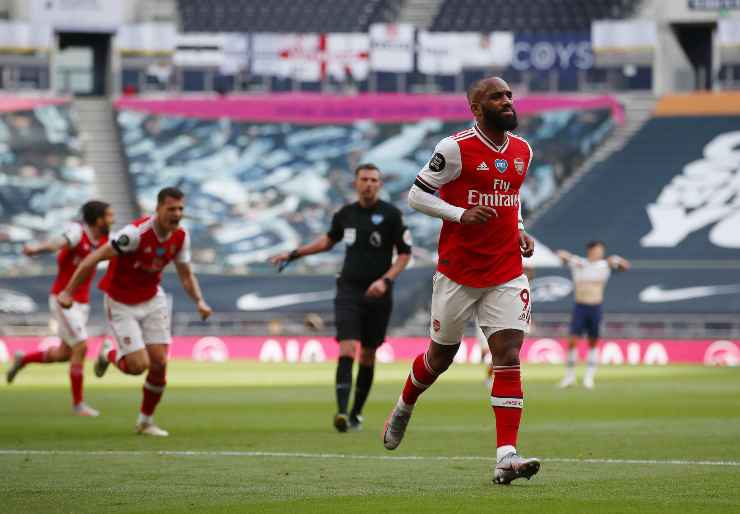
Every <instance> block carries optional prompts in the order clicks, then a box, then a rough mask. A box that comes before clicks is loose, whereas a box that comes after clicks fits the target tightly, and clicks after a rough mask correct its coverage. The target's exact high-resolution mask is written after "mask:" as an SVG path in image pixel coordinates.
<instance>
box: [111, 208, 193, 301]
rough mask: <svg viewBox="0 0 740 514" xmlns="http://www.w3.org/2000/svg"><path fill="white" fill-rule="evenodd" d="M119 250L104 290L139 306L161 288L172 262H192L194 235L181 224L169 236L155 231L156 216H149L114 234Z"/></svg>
mask: <svg viewBox="0 0 740 514" xmlns="http://www.w3.org/2000/svg"><path fill="white" fill-rule="evenodd" d="M111 245H112V246H113V248H114V249H115V250H116V252H118V255H117V256H115V257H113V258H112V259H111V261H110V264H109V265H108V271H107V272H106V274H105V276H104V277H103V280H101V281H100V286H99V287H100V289H102V290H103V291H105V292H106V293H107V294H108V296H110V297H111V298H113V299H114V300H115V301H117V302H120V303H125V304H128V305H135V304H138V303H143V302H146V301H148V300H151V299H152V298H154V296H156V294H157V291H158V290H159V284H160V282H161V281H162V271H163V270H164V268H165V267H166V266H167V265H168V264H169V263H170V262H171V261H173V260H174V261H176V262H190V237H189V236H188V233H187V231H186V230H185V229H184V228H182V227H180V228H178V229H177V230H175V231H173V232H172V233H171V234H170V235H169V237H168V238H167V239H164V240H160V239H159V238H158V237H157V234H156V233H155V231H154V217H152V216H146V217H143V218H140V219H138V220H136V221H134V222H133V223H132V224H130V225H126V226H125V227H124V228H122V229H121V230H120V231H118V232H117V233H115V234H114V235H113V236H111Z"/></svg>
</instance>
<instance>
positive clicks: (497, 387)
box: [491, 365, 524, 447]
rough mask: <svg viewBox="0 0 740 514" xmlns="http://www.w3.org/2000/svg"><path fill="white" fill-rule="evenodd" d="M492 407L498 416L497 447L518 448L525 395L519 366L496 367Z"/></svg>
mask: <svg viewBox="0 0 740 514" xmlns="http://www.w3.org/2000/svg"><path fill="white" fill-rule="evenodd" d="M491 405H492V406H493V414H494V416H496V441H497V443H496V446H497V447H501V446H514V447H515V446H516V439H517V435H518V434H519V423H520V422H521V420H522V409H523V408H524V394H523V393H522V375H521V370H520V367H519V366H518V365H516V366H494V368H493V387H492V388H491Z"/></svg>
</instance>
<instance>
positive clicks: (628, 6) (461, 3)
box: [431, 0, 639, 33]
mask: <svg viewBox="0 0 740 514" xmlns="http://www.w3.org/2000/svg"><path fill="white" fill-rule="evenodd" d="M638 3H639V1H638V0H556V1H553V0H534V1H528V2H521V1H518V0H446V1H445V2H444V3H443V4H442V6H441V7H440V9H439V12H438V13H437V16H436V17H435V19H434V22H433V23H432V27H431V30H435V31H464V30H481V31H483V30H513V31H517V32H522V33H554V32H584V31H585V32H588V31H589V30H590V29H591V22H592V21H593V20H601V19H619V18H626V17H627V16H629V15H631V14H632V13H633V12H634V9H635V7H636V5H637V4H638Z"/></svg>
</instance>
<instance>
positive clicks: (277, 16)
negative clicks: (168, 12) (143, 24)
mask: <svg viewBox="0 0 740 514" xmlns="http://www.w3.org/2000/svg"><path fill="white" fill-rule="evenodd" d="M177 5H178V12H179V13H180V17H181V20H182V27H183V29H184V31H185V32H273V31H274V32H298V33H303V32H360V31H365V30H367V28H368V26H369V25H370V24H371V23H373V22H383V21H389V20H391V19H393V18H394V17H395V14H396V13H397V12H398V9H399V5H400V2H399V1H398V0H333V1H331V2H327V1H325V0H309V1H303V2H294V1H292V0H273V1H271V2H260V1H259V0H217V1H214V0H212V1H209V2H202V1H200V0H178V2H177Z"/></svg>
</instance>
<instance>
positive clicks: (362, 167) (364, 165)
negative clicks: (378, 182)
mask: <svg viewBox="0 0 740 514" xmlns="http://www.w3.org/2000/svg"><path fill="white" fill-rule="evenodd" d="M360 170H375V171H377V172H378V175H380V174H381V173H380V168H378V167H377V166H376V165H375V164H373V163H371V162H364V163H362V164H358V165H357V167H356V168H355V177H356V176H357V175H358V174H359V173H360Z"/></svg>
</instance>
